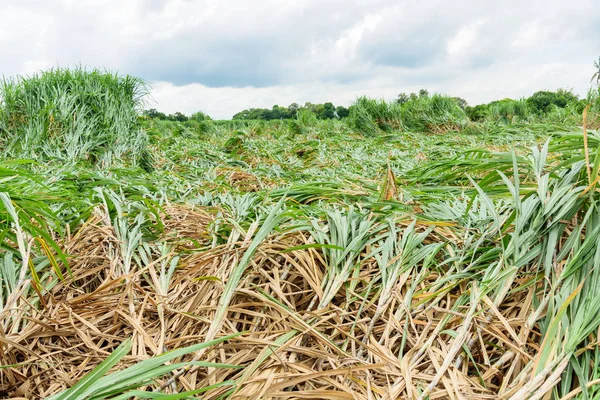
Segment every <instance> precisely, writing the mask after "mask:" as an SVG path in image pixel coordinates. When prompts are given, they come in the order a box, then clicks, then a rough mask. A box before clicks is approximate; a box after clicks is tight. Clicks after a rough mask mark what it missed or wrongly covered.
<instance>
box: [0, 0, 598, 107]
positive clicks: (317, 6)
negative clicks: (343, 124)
mask: <svg viewBox="0 0 600 400" xmlns="http://www.w3.org/2000/svg"><path fill="white" fill-rule="evenodd" d="M598 56H600V6H598V4H597V2H595V1H591V0H590V1H580V0H570V1H564V0H545V1H532V0H526V1H523V0H519V1H512V0H505V1H502V2H500V1H481V0H468V1H466V0H465V1H460V0H455V1H435V0H420V1H414V0H364V1H358V0H356V1H353V0H295V1H290V0H287V1H283V0H281V1H276V0H261V1H256V0H230V1H224V0H221V1H216V0H211V1H199V0H198V1H197V0H164V1H161V0H85V1H84V0H62V1H59V0H37V1H36V0H1V1H0V74H3V75H5V76H13V75H17V74H30V73H33V72H35V71H39V70H40V69H45V68H50V67H53V66H69V65H74V64H79V63H81V64H83V65H86V66H89V67H102V68H108V69H110V70H116V71H120V72H122V73H128V74H133V75H136V76H140V77H142V78H144V79H146V80H147V81H149V82H151V84H152V87H153V89H152V97H153V102H152V104H151V106H152V107H155V108H158V109H160V110H163V111H165V112H174V111H182V112H184V113H187V114H189V113H192V112H194V111H197V110H203V111H205V112H208V113H209V114H210V115H211V116H213V117H216V118H229V117H231V116H232V115H233V114H234V113H236V112H237V111H240V110H242V109H245V108H249V107H271V106H272V105H273V104H279V105H282V106H286V105H288V104H290V103H292V102H297V103H304V102H307V101H310V102H313V103H317V102H325V101H332V102H334V103H335V104H336V105H337V104H342V105H347V104H349V103H350V102H352V100H353V99H355V98H356V97H357V96H358V95H363V94H365V95H369V96H372V97H383V98H386V99H393V98H394V97H395V96H396V95H397V94H398V93H399V92H411V91H417V90H418V89H420V88H428V89H429V90H430V92H433V91H436V92H442V93H448V94H452V95H456V96H460V97H463V98H465V99H466V100H467V101H468V102H469V103H470V104H477V103H480V102H486V101H490V100H494V99H498V98H504V97H519V96H524V95H530V94H531V93H533V92H535V91H536V90H540V89H549V90H554V89H557V88H570V89H573V90H574V91H575V92H577V93H578V94H584V93H585V92H586V91H587V89H588V88H589V85H590V82H589V81H590V77H591V75H592V74H593V73H594V67H593V61H594V60H596V59H597V58H598Z"/></svg>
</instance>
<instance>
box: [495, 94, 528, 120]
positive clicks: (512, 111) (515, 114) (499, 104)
mask: <svg viewBox="0 0 600 400" xmlns="http://www.w3.org/2000/svg"><path fill="white" fill-rule="evenodd" d="M532 117H533V113H532V112H531V110H530V109H529V107H528V106H527V101H526V100H525V99H519V100H513V99H504V100H499V101H494V102H492V103H490V104H489V106H488V110H487V116H486V119H487V120H488V121H490V122H493V123H501V124H513V123H517V122H527V121H528V120H529V119H531V118H532Z"/></svg>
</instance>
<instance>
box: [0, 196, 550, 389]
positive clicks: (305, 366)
mask: <svg viewBox="0 0 600 400" xmlns="http://www.w3.org/2000/svg"><path fill="white" fill-rule="evenodd" d="M165 213H166V214H165V215H164V220H165V226H166V229H165V235H167V236H169V237H171V238H173V237H175V235H176V236H177V237H180V238H194V239H196V240H198V241H203V240H205V239H206V229H207V228H206V227H207V225H208V224H210V222H211V215H212V212H211V211H210V210H203V209H195V210H193V209H189V208H186V207H184V206H170V207H167V208H165ZM418 229H419V230H420V231H423V230H424V229H425V227H418ZM442 234H445V235H447V234H448V230H447V229H446V228H439V229H438V230H436V231H433V232H432V233H431V234H430V238H428V239H427V240H428V241H429V242H431V241H439V240H442V239H443V237H442V236H441V235H442ZM310 243H313V241H312V239H311V236H310V235H308V234H306V233H301V232H300V233H298V232H295V233H290V234H279V235H274V236H270V237H269V238H268V240H266V241H265V242H264V243H263V244H262V245H261V246H260V247H259V250H258V252H257V253H256V254H255V256H254V258H253V260H252V265H251V267H250V268H249V270H248V271H247V273H246V274H245V275H244V277H243V279H242V281H241V282H240V284H239V285H238V288H237V290H236V292H235V295H234V297H233V300H232V302H231V304H230V305H229V308H228V313H227V318H226V320H225V323H224V324H223V326H222V328H221V331H220V332H219V336H221V335H225V334H230V333H234V332H245V333H244V334H243V335H241V336H239V337H238V338H236V339H234V340H231V341H229V342H226V343H225V344H222V345H220V346H219V347H217V348H212V349H210V350H209V351H207V352H205V353H203V355H202V358H201V360H202V361H212V362H221V363H228V364H235V365H240V366H244V367H245V368H244V369H241V370H238V369H227V368H219V369H207V368H193V369H192V370H190V371H188V372H187V373H185V374H184V375H182V376H181V377H179V378H178V380H177V386H176V388H177V390H183V389H188V390H189V389H193V388H196V387H203V386H208V385H210V384H214V383H217V382H222V381H225V380H231V379H233V380H236V381H237V384H238V385H237V390H236V392H235V394H234V395H233V396H232V398H236V399H309V398H310V399H315V398H322V399H375V398H377V399H390V400H391V399H397V398H407V399H412V398H419V397H420V396H421V395H420V393H422V392H423V391H424V390H426V388H427V387H430V388H431V389H430V395H429V398H431V399H442V398H444V399H445V398H449V399H465V398H466V399H468V398H477V399H485V398H490V399H491V398H498V397H497V393H504V394H505V396H506V395H508V394H510V393H514V392H515V391H516V389H518V388H519V387H521V386H522V385H523V384H524V383H525V380H523V379H522V380H521V381H519V379H518V378H517V376H518V375H519V372H520V371H521V370H522V369H523V368H524V367H525V365H526V364H527V362H528V361H530V360H531V359H532V358H533V357H534V356H535V354H536V352H537V350H538V344H537V343H538V337H537V332H536V329H535V328H533V329H532V328H531V327H528V326H527V324H526V323H525V322H526V320H527V317H528V316H529V312H530V311H529V310H530V309H531V302H532V300H533V297H534V295H535V286H531V287H530V288H529V289H528V290H519V291H515V294H514V295H510V294H509V295H508V296H506V298H505V299H504V301H503V302H502V304H501V305H500V306H499V307H495V306H494V305H493V302H492V301H491V300H489V299H488V298H487V297H484V301H483V302H479V303H477V302H476V303H474V304H472V305H471V306H470V307H467V306H461V305H458V304H457V303H456V302H457V300H458V299H460V298H461V295H462V294H463V292H464V291H466V289H467V282H459V283H457V284H456V285H453V286H448V287H447V288H441V289H440V288H438V289H439V290H438V289H435V288H436V282H437V281H438V279H439V278H440V276H439V275H438V274H437V273H436V272H433V271H432V272H431V273H430V274H428V275H427V276H426V278H425V280H423V281H422V282H420V283H419V284H418V285H417V287H416V290H414V289H411V286H412V285H413V281H412V279H413V278H412V277H411V276H407V277H406V279H404V281H403V283H402V284H401V285H400V286H398V287H396V288H395V291H394V293H393V299H392V301H391V302H390V303H389V306H388V307H387V309H386V310H385V311H384V312H383V313H382V315H381V317H380V318H378V319H377V321H376V322H375V323H374V326H373V329H372V331H371V335H370V337H365V336H364V335H365V332H368V326H369V323H370V321H371V319H372V318H373V316H374V314H375V310H376V307H375V306H376V304H373V303H374V302H373V301H371V299H370V298H364V299H363V298H361V296H360V295H359V293H365V292H368V290H367V289H368V287H369V283H370V282H372V281H373V280H374V279H376V278H377V275H378V273H379V271H378V269H377V266H376V264H375V262H374V260H373V259H370V258H368V257H366V258H365V259H364V260H363V262H362V263H361V265H360V270H359V273H358V274H356V275H355V276H354V278H353V279H354V280H355V281H356V282H355V283H356V284H355V285H350V286H346V287H345V289H344V290H342V291H340V293H338V294H337V295H336V296H335V298H334V299H333V301H332V302H331V303H330V304H329V306H327V307H325V308H323V309H319V310H312V311H311V310H310V308H309V307H310V304H311V303H312V302H313V300H314V299H315V298H317V299H318V298H320V296H321V295H322V280H323V277H324V274H325V266H324V260H323V256H322V254H321V252H320V250H318V249H316V248H300V249H296V250H292V251H289V249H291V248H295V247H297V246H300V245H304V244H310ZM188 244H189V243H188ZM116 245H117V238H116V236H115V233H114V231H113V228H112V226H111V225H110V224H107V223H106V219H105V218H103V217H102V216H101V215H97V216H96V217H94V218H93V219H91V220H90V221H88V222H87V223H86V224H85V225H83V226H82V228H81V229H80V230H79V231H78V232H76V233H75V234H74V235H73V236H72V237H71V238H70V239H69V240H68V242H67V243H66V246H67V250H68V252H69V253H70V254H72V255H73V259H72V262H71V269H72V273H73V277H74V279H72V280H68V281H66V282H64V283H59V284H58V285H56V286H55V287H54V288H53V290H52V291H51V293H50V294H49V295H47V296H45V299H44V303H45V306H44V307H40V308H39V309H37V310H36V309H35V308H25V307H20V310H22V312H23V314H22V315H21V317H22V318H23V319H24V320H27V323H26V324H25V325H24V328H23V329H22V330H19V331H17V332H12V333H9V332H4V333H3V334H2V336H0V341H1V342H2V346H1V347H0V348H1V349H2V352H1V353H0V359H1V361H2V364H3V365H5V366H8V365H10V367H5V368H2V369H0V385H1V386H0V390H1V391H2V392H1V393H2V395H3V397H19V396H20V397H27V398H43V397H45V396H48V395H49V394H52V393H55V392H57V391H59V390H62V389H66V388H68V387H70V386H71V385H73V384H74V382H76V381H77V380H78V379H80V378H81V377H82V376H83V375H84V374H85V373H87V372H88V371H90V370H92V369H93V368H94V367H95V366H96V365H98V364H99V363H100V362H101V361H102V360H103V359H105V358H106V357H107V356H108V355H109V354H110V353H111V352H112V351H113V350H114V349H115V348H116V347H117V346H118V345H119V344H120V343H121V342H122V341H123V340H124V338H127V337H131V338H132V339H133V347H132V352H131V354H130V355H129V356H128V357H126V358H125V359H124V361H123V362H122V363H121V364H120V367H122V366H123V365H126V364H132V363H134V362H137V361H140V360H143V359H146V358H148V357H151V356H154V355H157V354H160V353H162V352H164V351H167V350H170V349H174V348H180V347H183V346H186V345H190V344H194V343H198V342H201V341H203V340H204V339H205V338H206V334H207V331H208V328H209V326H210V322H211V321H212V319H213V317H214V313H215V309H216V307H217V304H218V302H219V298H220V296H221V294H222V291H223V287H224V282H226V281H227V279H228V277H229V274H230V271H231V266H232V265H233V264H235V263H236V262H237V260H238V259H239V257H240V255H241V253H242V252H243V251H244V249H245V248H246V247H247V246H248V240H238V241H234V242H231V243H227V244H225V245H219V246H216V247H213V248H211V249H210V250H207V251H191V252H190V253H189V254H188V255H185V256H183V257H182V258H181V259H180V261H179V264H178V267H177V269H176V272H175V274H174V275H173V277H172V279H171V281H170V284H169V287H168V291H167V293H166V295H164V294H161V293H160V291H158V290H156V288H155V284H154V282H153V280H154V278H155V277H156V274H157V265H158V264H159V262H158V261H159V258H158V257H157V260H158V261H157V260H155V261H154V262H151V263H149V264H148V265H146V266H145V267H144V268H134V269H132V272H131V274H130V275H129V276H118V275H117V274H116V273H115V266H116V265H118V264H119V263H121V262H122V261H123V260H121V259H120V258H119V255H118V254H117V253H116V252H115V251H114V248H115V247H116ZM522 283H523V282H516V283H515V285H520V284H522ZM409 290H414V292H415V295H414V296H413V297H412V300H411V303H410V304H406V303H405V299H407V298H411V297H410V296H409V295H408V291H409ZM407 306H410V307H407ZM161 309H162V310H161ZM452 332H454V333H452ZM471 337H472V338H473V339H474V341H473V346H472V347H471V349H470V352H471V357H472V358H471V357H468V358H466V359H464V362H460V361H459V362H456V360H458V359H459V358H460V357H459V353H462V350H463V349H464V347H461V346H463V345H465V344H466V343H467V342H468V339H469V338H471ZM509 351H512V353H511V354H512V355H513V356H514V357H512V358H511V357H510V356H507V357H505V358H506V362H505V363H503V364H498V365H496V366H494V365H493V363H492V362H491V360H493V359H498V358H499V357H500V356H501V355H502V354H505V353H507V352H509ZM398 355H401V357H399V356H398ZM189 358H191V356H189ZM515 382H518V383H516V384H515ZM163 383H164V382H163ZM484 383H485V386H484ZM508 383H513V384H514V387H510V388H509V387H507V386H508ZM164 390H165V391H167V392H168V391H170V390H173V389H172V388H171V387H170V386H169V387H167V388H165V389H164ZM226 390H228V388H220V389H214V390H212V391H210V392H208V393H207V394H205V395H204V397H203V398H206V399H217V398H218V397H219V396H220V395H222V394H223V393H225V392H226Z"/></svg>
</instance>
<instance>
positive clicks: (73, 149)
mask: <svg viewBox="0 0 600 400" xmlns="http://www.w3.org/2000/svg"><path fill="white" fill-rule="evenodd" d="M147 93H148V87H147V85H146V84H145V83H144V81H143V80H141V79H139V78H135V77H132V76H129V75H125V76H121V75H118V74H115V73H109V72H103V71H99V70H86V69H84V68H82V67H78V68H74V69H64V68H56V69H52V70H49V71H45V72H41V73H39V74H35V75H32V76H28V77H24V76H19V77H16V78H5V79H3V80H2V81H1V82H0V130H1V131H2V135H0V148H1V150H0V151H1V153H0V154H2V155H3V156H4V157H14V158H35V159H38V160H40V159H41V160H48V159H57V160H61V161H67V162H79V161H83V160H85V161H88V162H89V163H91V164H98V163H99V164H101V165H110V164H113V163H114V162H115V161H117V160H118V159H128V161H130V162H131V163H132V164H136V165H139V164H144V163H146V161H147V160H146V159H147V158H148V154H147V151H146V142H147V138H146V135H145V134H144V133H143V132H142V131H141V130H140V129H139V126H138V112H139V111H140V110H141V109H142V105H143V103H144V98H145V96H146V94H147Z"/></svg>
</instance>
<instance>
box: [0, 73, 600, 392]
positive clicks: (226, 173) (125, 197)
mask: <svg viewBox="0 0 600 400" xmlns="http://www.w3.org/2000/svg"><path fill="white" fill-rule="evenodd" d="M69 74H72V75H69ZM28 85H32V86H31V87H29V86H28ZM92 88H96V89H97V90H92ZM3 90H4V91H3V92H2V97H3V105H2V116H1V118H0V121H2V125H1V126H2V129H4V130H5V131H7V132H9V134H8V135H5V136H3V139H2V140H4V142H3V144H4V145H5V147H3V148H4V149H5V154H4V155H5V160H4V161H2V162H1V163H0V309H1V311H2V313H1V314H0V327H1V328H2V333H3V336H2V337H7V338H8V339H7V340H5V341H2V344H1V345H2V346H3V347H2V352H1V357H2V363H3V365H4V366H5V368H0V383H1V386H0V390H1V391H2V392H1V393H2V395H7V396H9V395H12V394H14V393H16V391H17V387H18V386H19V385H20V384H23V382H29V383H30V384H31V382H33V380H32V379H35V378H31V377H35V376H42V375H43V376H50V377H51V380H52V382H58V383H57V384H56V385H55V386H52V385H50V384H49V383H48V382H46V381H43V382H42V383H40V384H38V385H35V387H33V389H32V390H34V391H35V395H36V396H50V395H52V397H51V398H54V399H92V398H128V397H130V396H137V397H138V398H165V399H166V398H186V397H190V398H194V396H196V397H198V396H202V398H210V399H213V398H214V399H217V398H227V397H235V396H234V395H238V394H239V395H240V396H243V395H248V394H249V393H250V394H252V395H258V394H260V395H261V396H264V397H268V396H272V397H274V398H277V396H286V395H290V392H295V391H301V392H304V394H305V395H307V396H308V395H312V396H314V397H319V396H324V394H323V393H325V394H327V395H329V396H332V398H335V396H337V395H340V396H341V395H342V394H343V393H344V392H345V394H346V395H352V396H354V397H355V398H361V399H362V398H364V399H367V398H384V396H385V395H388V396H392V397H393V396H397V397H405V398H419V397H421V398H426V397H427V396H428V395H431V394H432V393H436V395H437V396H440V397H444V396H450V395H449V391H451V390H453V388H451V387H449V386H447V385H446V383H447V382H448V380H452V379H454V380H456V382H455V383H456V384H457V385H462V386H461V387H465V388H468V390H470V391H471V392H472V393H474V394H475V395H481V396H484V395H487V396H492V395H496V394H499V393H501V394H503V395H504V396H506V397H507V398H511V397H510V396H513V397H512V398H527V397H530V398H540V397H543V396H545V395H548V396H549V397H550V398H557V399H558V398H561V397H563V396H567V395H569V394H571V395H572V397H573V398H581V399H583V398H594V396H597V395H598V393H600V386H599V385H598V379H599V376H600V370H599V369H598V368H597V364H598V361H599V360H598V357H597V356H598V354H599V351H600V350H599V347H598V344H597V341H598V337H597V332H598V329H600V306H599V305H598V302H597V301H596V298H597V297H598V295H599V294H600V293H599V291H600V272H599V271H598V269H597V265H598V264H599V263H600V247H599V246H598V243H599V242H600V227H599V226H600V225H599V224H600V209H599V208H598V201H599V198H598V188H597V179H596V177H598V176H599V170H600V135H599V134H598V133H597V132H596V131H590V132H588V136H587V143H588V144H587V146H588V150H589V163H587V162H586V159H585V156H584V151H583V149H584V146H585V145H584V135H583V134H582V133H581V129H580V128H579V127H578V126H577V123H578V120H577V119H576V118H575V117H574V115H575V111H574V110H569V109H560V110H559V109H554V110H553V111H550V112H549V114H548V115H547V116H546V119H543V120H542V119H540V118H529V117H528V116H527V115H526V114H523V112H524V111H523V110H522V109H521V108H520V107H521V106H522V104H521V103H520V102H516V103H515V104H512V103H511V104H504V103H498V105H497V106H495V107H496V108H493V109H492V110H491V114H490V115H491V116H489V117H487V118H486V119H485V120H483V121H482V122H478V123H473V122H470V121H468V119H467V118H466V115H465V113H464V112H463V111H462V109H460V107H459V106H458V105H457V104H456V102H455V101H454V100H453V99H451V98H446V97H443V96H431V97H427V98H415V99H412V100H409V101H408V102H406V103H404V104H402V105H400V104H389V103H385V102H380V101H372V100H368V99H366V98H361V99H359V100H357V103H356V104H355V107H353V108H352V109H351V115H350V117H348V119H347V120H326V121H321V120H318V119H317V118H315V117H314V115H313V114H310V113H300V114H299V115H298V117H297V118H296V119H295V120H292V121H270V122H264V121H242V122H240V121H231V122H227V121H196V120H190V121H187V122H184V123H179V122H171V121H159V120H153V119H147V118H139V119H138V117H137V114H135V110H136V109H137V107H138V105H139V104H138V102H139V101H141V98H140V97H139V96H140V95H141V93H142V92H143V84H142V83H141V82H139V81H136V80H132V81H128V78H120V77H118V76H115V75H110V74H104V73H100V72H91V73H86V72H84V71H82V70H77V71H75V72H67V71H62V70H58V71H52V72H49V73H46V74H44V75H41V76H39V77H32V78H30V80H26V79H25V80H19V81H7V82H5V85H4V89H3ZM52 91H55V92H56V93H55V94H48V93H53V92H52ZM87 91H90V92H89V93H88V92H87ZM73 92H76V93H78V95H77V96H73ZM101 92H102V93H104V94H105V95H106V94H107V93H110V96H113V95H114V96H115V98H112V99H109V98H108V97H106V96H105V97H103V96H99V93H101ZM86 93H87V94H86ZM82 94H85V95H82ZM110 96H109V97H110ZM119 96H123V98H122V99H119ZM44 98H48V99H50V100H52V101H50V102H49V104H51V105H50V106H48V108H47V109H46V108H44V107H42V105H43V99H44ZM69 99H70V100H69ZM69 101H70V102H71V103H69ZM69 104H71V105H72V104H75V105H76V106H71V105H69ZM114 104H117V105H124V106H123V107H116V108H115V107H114ZM73 107H75V108H73ZM61 110H62V111H61ZM82 110H83V116H82V120H83V122H81V123H82V124H83V125H82V126H84V127H85V129H83V128H81V129H83V130H78V129H80V128H78V127H77V126H75V125H69V124H70V123H71V122H68V121H70V119H72V117H73V115H79V113H80V112H82ZM61 112H62V113H64V115H65V117H64V118H65V119H63V120H61V121H63V123H62V124H61V125H60V129H59V131H57V132H56V133H55V136H54V139H52V140H54V141H48V140H46V139H47V138H48V137H49V136H50V135H51V134H54V133H52V129H51V127H50V125H49V124H48V123H46V122H43V121H46V120H47V119H49V118H50V116H53V118H55V119H54V120H55V121H56V118H57V117H56V115H59V114H60V113H61ZM19 113H21V114H19ZM131 113H134V114H135V117H134V116H133V115H134V114H131ZM520 113H521V114H523V115H521V114H520ZM18 115H24V116H25V117H26V118H24V119H22V118H20V117H18ZM117 115H118V117H117ZM67 116H68V117H67ZM36 121H37V122H36ZM69 135H71V136H69ZM18 138H27V141H28V142H27V143H29V144H31V146H30V147H25V146H23V145H22V144H17V139H18ZM72 138H75V139H76V140H75V141H74V142H73V143H71V140H72ZM128 138H135V139H131V140H133V141H128V140H130V139H128ZM140 138H143V139H140ZM73 140H74V139H73ZM121 140H124V142H121ZM142 142H143V143H142ZM69 143H71V144H69ZM69 146H71V147H69ZM123 146H125V147H123ZM138 146H141V147H138ZM140 149H145V151H147V153H148V155H146V156H144V157H146V158H147V160H146V161H143V160H141V159H140V158H139V156H138V155H137V154H138V153H137V152H138V151H140ZM26 158H29V159H31V160H29V161H23V160H24V159H26ZM145 163H146V164H145ZM150 167H151V168H150ZM588 170H589V174H588ZM390 188H393V189H394V190H391V191H390V190H389V189H390ZM382 193H393V195H392V196H387V195H386V196H382ZM115 299H116V300H115ZM113 300H115V303H110V301H113ZM106 304H109V306H106ZM63 306H64V307H66V308H65V309H67V310H68V312H67V313H63V311H61V310H63V309H62V308H61V307H63ZM103 307H107V308H103ZM95 310H104V311H101V312H102V313H109V312H112V311H114V310H116V314H115V315H113V316H112V317H111V318H112V319H110V323H108V325H106V323H107V322H106V320H104V319H103V318H102V317H103V314H100V315H96V314H94V312H95ZM98 312H100V311H98ZM84 314H85V315H86V316H87V318H88V319H87V320H86V319H85V318H83V317H81V315H84ZM82 321H85V323H84V322H82ZM56 338H60V339H56ZM55 340H59V341H55ZM65 343H67V344H65ZM59 344H60V346H59ZM34 355H36V356H37V355H40V356H43V357H42V358H43V360H39V359H36V358H35V356H34ZM84 360H85V362H84ZM36 368H37V369H36ZM403 371H409V372H410V376H411V378H407V376H408V375H405V374H404V373H403ZM261 374H262V375H261ZM336 374H337V375H336ZM66 376H69V379H68V380H67V379H65V377H66ZM264 376H268V377H271V378H272V380H271V381H269V382H268V384H267V383H265V384H264V386H262V383H261V384H257V382H266V381H264V379H263V378H264ZM30 378H31V379H30ZM559 378H560V379H559ZM403 379H410V381H409V382H408V384H407V382H406V381H404V380H403ZM15 382H18V383H19V385H17V384H16V383H15ZM190 382H194V383H190ZM367 382H368V384H367ZM190 386H193V387H190ZM270 390H271V391H272V392H270ZM578 390H579V391H580V392H578ZM261 391H263V392H261ZM334 392H335V393H336V394H333V393H334Z"/></svg>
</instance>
